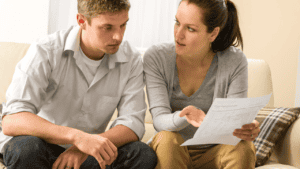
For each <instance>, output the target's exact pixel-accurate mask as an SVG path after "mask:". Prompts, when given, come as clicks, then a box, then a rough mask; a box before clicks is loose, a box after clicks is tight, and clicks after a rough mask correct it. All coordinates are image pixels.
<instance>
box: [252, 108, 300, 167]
mask: <svg viewBox="0 0 300 169" xmlns="http://www.w3.org/2000/svg"><path fill="white" fill-rule="evenodd" d="M299 114H300V107H297V108H282V107H280V108H275V109H271V108H263V109H261V110H260V111H259V112H258V114H257V117H256V120H257V121H259V122H260V130H261V131H260V133H259V135H258V137H256V139H255V140H254V141H253V143H254V146H255V147H256V158H257V160H256V167H258V166H262V165H264V164H265V163H266V162H267V161H268V160H269V158H270V156H271V154H272V151H273V148H274V146H275V144H276V142H277V141H278V140H279V138H281V137H282V136H284V134H285V133H286V131H287V129H288V128H289V127H290V125H291V124H292V123H293V122H294V121H295V120H296V119H297V118H298V116H299Z"/></svg>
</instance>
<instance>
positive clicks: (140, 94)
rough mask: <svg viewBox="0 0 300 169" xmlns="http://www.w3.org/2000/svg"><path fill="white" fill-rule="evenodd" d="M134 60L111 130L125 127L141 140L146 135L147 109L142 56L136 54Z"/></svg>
mask: <svg viewBox="0 0 300 169" xmlns="http://www.w3.org/2000/svg"><path fill="white" fill-rule="evenodd" d="M136 55H138V57H136ZM130 57H132V56H130ZM133 58H134V59H133V64H132V67H131V70H130V72H129V73H130V75H129V78H128V81H127V83H126V85H125V88H124V91H123V94H122V96H121V99H120V102H119V104H118V107H117V110H118V117H117V118H116V119H115V121H114V122H113V123H112V125H111V128H112V127H114V126H117V125H124V126H126V127H128V128H130V129H131V130H132V131H133V132H134V133H135V134H136V135H137V136H138V138H139V139H140V140H141V139H142V137H143V136H144V134H145V125H144V119H145V113H146V108H147V106H146V102H145V93H144V87H145V84H144V75H143V64H142V59H141V57H140V54H139V53H138V54H135V56H134V57H133Z"/></svg>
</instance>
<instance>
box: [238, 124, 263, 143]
mask: <svg viewBox="0 0 300 169" xmlns="http://www.w3.org/2000/svg"><path fill="white" fill-rule="evenodd" d="M259 132H260V128H259V122H258V121H256V120H253V122H252V123H250V124H245V125H243V126H242V128H241V129H235V130H234V132H233V135H234V136H236V137H238V138H240V139H242V140H246V141H254V140H255V138H256V137H257V136H258V133H259Z"/></svg>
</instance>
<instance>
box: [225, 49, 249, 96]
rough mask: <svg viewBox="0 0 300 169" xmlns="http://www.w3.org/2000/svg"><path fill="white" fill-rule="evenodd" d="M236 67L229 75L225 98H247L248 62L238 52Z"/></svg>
mask: <svg viewBox="0 0 300 169" xmlns="http://www.w3.org/2000/svg"><path fill="white" fill-rule="evenodd" d="M237 56H238V59H237V58H236V59H235V60H236V61H238V62H236V63H237V64H236V66H235V67H233V69H232V71H231V72H232V73H230V80H229V84H228V92H227V98H247V92H248V61H247V58H246V56H245V55H244V54H243V53H242V52H241V51H238V54H237Z"/></svg>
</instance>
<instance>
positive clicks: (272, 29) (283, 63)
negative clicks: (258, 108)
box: [233, 0, 300, 107]
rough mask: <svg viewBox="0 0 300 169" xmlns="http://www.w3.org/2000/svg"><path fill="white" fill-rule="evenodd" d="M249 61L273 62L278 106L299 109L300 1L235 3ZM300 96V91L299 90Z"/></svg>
mask: <svg viewBox="0 0 300 169" xmlns="http://www.w3.org/2000/svg"><path fill="white" fill-rule="evenodd" d="M233 2H235V3H236V5H237V7H238V11H239V18H240V26H241V29H242V34H243V38H244V43H245V44H244V46H245V47H244V53H245V54H246V56H247V57H248V58H254V59H264V60H265V61H267V63H269V65H270V68H271V73H272V80H273V91H274V97H275V106H287V107H293V106H295V100H296V86H297V84H296V81H297V78H298V81H299V78H300V76H299V74H298V75H297V71H298V61H299V42H300V10H299V9H300V1H299V0H288V1H282V0H263V1H262V0H243V1H241V0H233ZM298 94H299V91H298Z"/></svg>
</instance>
